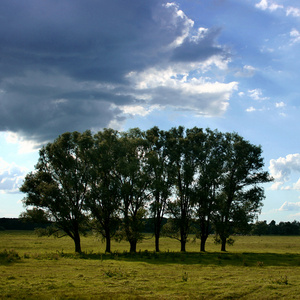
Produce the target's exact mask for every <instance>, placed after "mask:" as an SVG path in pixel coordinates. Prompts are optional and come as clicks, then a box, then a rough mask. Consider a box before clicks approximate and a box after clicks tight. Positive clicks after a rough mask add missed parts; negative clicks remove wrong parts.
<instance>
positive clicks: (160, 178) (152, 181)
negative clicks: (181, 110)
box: [146, 127, 174, 252]
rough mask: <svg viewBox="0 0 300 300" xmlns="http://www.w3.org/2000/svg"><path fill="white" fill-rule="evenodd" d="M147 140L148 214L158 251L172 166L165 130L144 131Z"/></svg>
mask: <svg viewBox="0 0 300 300" xmlns="http://www.w3.org/2000/svg"><path fill="white" fill-rule="evenodd" d="M146 140H147V142H148V151H147V156H146V157H147V161H146V162H147V163H146V170H147V173H148V176H149V191H150V194H151V196H152V197H151V198H152V202H151V204H150V207H149V209H150V215H151V216H152V218H153V225H154V236H155V251H156V252H159V238H160V232H161V228H162V222H163V217H164V214H165V212H166V209H167V200H168V199H169V197H170V196H171V194H172V187H173V175H174V174H173V173H174V172H173V166H172V164H171V162H170V160H169V159H168V156H167V151H166V142H165V132H164V131H160V130H159V129H158V127H153V128H152V129H150V130H148V131H147V132H146Z"/></svg>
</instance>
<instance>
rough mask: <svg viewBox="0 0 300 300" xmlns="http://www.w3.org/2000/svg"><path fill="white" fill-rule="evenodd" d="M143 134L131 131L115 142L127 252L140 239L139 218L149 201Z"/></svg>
mask: <svg viewBox="0 0 300 300" xmlns="http://www.w3.org/2000/svg"><path fill="white" fill-rule="evenodd" d="M146 145H147V144H146V143H145V139H144V137H143V133H142V132H141V131H140V130H139V129H131V130H130V131H128V132H126V133H123V134H122V135H121V137H120V139H119V147H118V153H119V158H118V165H117V174H118V177H119V180H120V183H121V211H122V214H123V216H122V217H123V224H122V225H123V230H124V233H123V232H122V231H121V234H120V237H121V238H122V237H123V235H125V237H126V239H127V240H128V241H129V243H130V252H136V246H137V243H138V242H139V241H141V240H142V239H143V238H144V235H143V234H142V229H143V226H144V223H143V218H144V217H145V216H146V203H147V202H148V200H149V195H148V191H147V189H148V186H149V176H148V174H147V172H146V167H145V166H146V152H147V147H146Z"/></svg>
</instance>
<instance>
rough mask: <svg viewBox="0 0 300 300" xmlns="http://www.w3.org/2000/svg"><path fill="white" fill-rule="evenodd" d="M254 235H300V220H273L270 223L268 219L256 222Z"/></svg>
mask: <svg viewBox="0 0 300 300" xmlns="http://www.w3.org/2000/svg"><path fill="white" fill-rule="evenodd" d="M251 233H252V234H253V235H300V222H297V221H293V222H279V223H278V224H276V222H275V221H274V220H273V221H271V222H270V223H269V224H267V221H260V222H256V223H255V224H253V225H252V231H251Z"/></svg>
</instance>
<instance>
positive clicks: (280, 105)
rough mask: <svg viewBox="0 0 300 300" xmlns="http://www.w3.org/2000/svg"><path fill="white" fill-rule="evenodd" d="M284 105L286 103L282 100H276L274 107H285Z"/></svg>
mask: <svg viewBox="0 0 300 300" xmlns="http://www.w3.org/2000/svg"><path fill="white" fill-rule="evenodd" d="M285 106H286V104H285V103H284V102H277V103H275V107H276V108H281V107H285Z"/></svg>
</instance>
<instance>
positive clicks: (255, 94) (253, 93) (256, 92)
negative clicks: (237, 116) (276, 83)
mask: <svg viewBox="0 0 300 300" xmlns="http://www.w3.org/2000/svg"><path fill="white" fill-rule="evenodd" d="M248 94H249V96H250V97H251V98H252V99H253V100H258V101H263V100H267V99H269V97H263V96H262V91H261V89H253V90H248Z"/></svg>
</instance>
